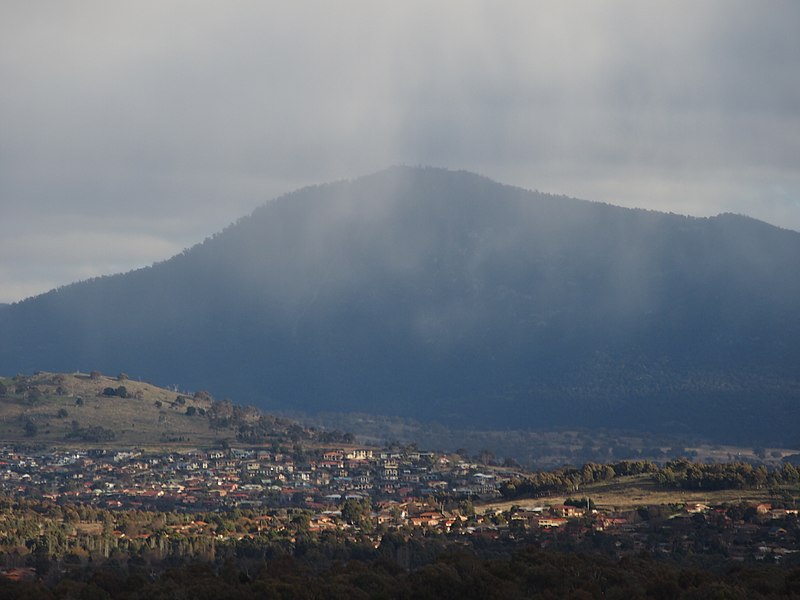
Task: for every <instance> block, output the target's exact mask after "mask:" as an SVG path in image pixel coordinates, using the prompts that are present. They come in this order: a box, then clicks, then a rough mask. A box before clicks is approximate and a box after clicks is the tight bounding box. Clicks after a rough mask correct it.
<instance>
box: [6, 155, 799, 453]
mask: <svg viewBox="0 0 800 600" xmlns="http://www.w3.org/2000/svg"><path fill="white" fill-rule="evenodd" d="M799 255H800V234H797V233H796V232H792V231H791V230H784V229H780V228H776V227H773V226H770V225H768V224H766V223H762V222H759V221H756V220H754V219H750V218H749V217H741V216H736V215H726V214H722V215H719V216H717V217H710V218H696V217H686V216H681V215H670V214H665V213H658V212H655V211H644V210H642V209H630V208H621V207H613V206H611V205H606V204H601V203H593V202H589V201H584V200H575V199H570V198H566V197H563V196H555V195H549V194H542V193H538V192H530V191H526V190H522V189H521V188H515V187H512V186H505V185H502V184H497V183H495V182H493V181H491V180H489V179H487V178H484V177H482V176H479V175H474V174H470V173H465V172H453V171H443V170H438V169H431V168H410V167H395V168H391V169H388V170H386V171H382V172H379V173H376V174H373V175H369V176H366V177H363V178H360V179H357V180H354V181H345V182H337V183H331V184H322V185H319V186H312V187H309V188H303V189H302V190H298V191H296V192H292V193H290V194H287V195H284V196H282V197H280V198H278V199H276V200H273V201H271V202H268V203H266V204H265V205H262V206H261V207H259V208H257V209H256V210H255V211H253V213H252V214H251V215H250V216H248V217H245V218H242V219H240V220H238V221H237V222H236V223H234V224H232V225H231V226H229V227H227V228H225V229H224V230H222V231H221V232H220V233H218V234H216V235H214V236H211V237H210V238H207V239H206V240H205V241H204V242H202V243H200V244H198V245H196V246H194V247H192V248H190V249H187V250H185V251H184V252H182V253H181V254H179V255H176V256H175V257H173V258H171V259H168V260H166V261H163V262H160V263H156V264H155V265H153V266H151V267H146V268H144V269H139V270H136V271H132V272H129V273H127V274H122V275H116V276H109V277H104V278H99V279H95V280H91V281H87V282H83V283H79V284H73V285H71V286H66V287H64V288H60V289H59V290H55V291H53V292H50V293H48V294H45V295H43V296H39V297H36V298H33V299H29V300H28V301H25V302H22V303H18V304H15V305H13V306H12V307H10V308H9V309H6V310H3V311H2V313H0V319H2V320H0V324H2V327H3V330H4V331H5V332H6V335H5V336H4V337H3V341H0V365H2V366H3V370H5V371H6V372H9V371H12V372H13V371H19V370H22V371H26V370H28V371H32V370H38V369H46V370H73V369H75V368H80V367H81V366H82V365H87V364H88V365H97V366H98V367H99V368H101V369H103V370H105V371H111V372H113V371H114V370H116V369H115V367H116V366H117V365H118V364H123V365H125V368H126V369H129V370H130V371H131V372H133V373H137V374H138V373H139V371H141V375H143V376H146V377H147V378H148V379H151V380H156V381H161V382H163V383H167V382H170V381H171V379H169V378H175V379H176V380H177V381H179V382H181V385H185V386H186V387H193V388H195V389H197V388H204V389H210V390H212V391H213V392H215V393H216V392H217V391H218V389H221V388H224V389H225V391H226V392H229V393H231V394H232V395H234V397H236V398H238V399H241V400H242V401H245V402H248V403H256V404H259V406H261V407H262V408H267V409H269V408H272V407H274V408H277V409H297V410H307V411H310V412H316V411H319V410H325V411H331V410H342V411H351V410H364V409H366V410H368V411H369V410H374V411H375V412H378V413H383V414H399V415H405V416H409V415H413V416H415V417H421V418H427V419H438V420H445V421H459V422H461V423H470V422H477V423H486V422H491V423H492V424H494V425H499V426H502V425H504V424H509V423H513V424H514V425H523V426H558V425H563V424H566V423H576V424H578V425H581V426H587V425H588V426H591V425H592V424H593V423H596V424H599V425H608V424H609V423H608V421H609V419H613V420H614V422H615V424H617V425H618V424H622V425H624V426H630V425H632V426H637V427H651V428H652V427H665V426H667V425H668V426H674V427H677V428H682V429H685V430H686V431H689V432H692V431H695V432H699V433H704V434H709V435H715V436H719V435H722V436H725V435H732V436H739V437H741V436H743V435H748V427H750V426H745V424H744V423H743V422H742V418H741V417H742V415H749V416H748V417H747V418H751V419H752V418H759V419H761V420H763V421H764V423H763V424H762V425H761V426H757V427H756V429H759V430H760V431H759V432H757V436H764V435H773V434H775V432H776V431H777V432H778V433H777V435H785V436H790V432H789V431H788V429H787V427H786V426H785V424H784V425H782V424H781V423H782V421H785V419H781V418H779V416H778V415H779V413H780V411H784V412H783V414H784V415H785V414H786V412H785V411H786V410H788V411H789V414H791V415H794V414H796V413H795V412H793V411H796V410H797V405H798V398H800V394H798V389H800V384H798V377H797V375H796V373H797V370H796V365H797V364H800V349H799V348H798V343H797V342H796V341H795V340H796V339H798V337H800V320H799V319H798V316H797V311H796V310H795V309H794V308H795V307H796V306H797V305H798V303H799V302H800V277H798V275H797V273H796V269H795V268H794V262H795V260H796V257H797V256H799ZM42 363H44V364H42ZM215 380H216V381H215ZM223 380H224V384H222V381H223ZM752 398H759V405H760V406H763V404H764V403H765V402H766V403H767V405H769V404H774V405H775V410H774V411H773V410H771V409H770V411H769V412H770V415H771V416H769V418H764V417H763V415H762V416H759V415H760V414H761V413H763V410H761V411H760V412H759V411H754V409H753V408H752V407H751V408H747V407H748V403H752V400H751V399H752ZM726 406H732V407H736V410H737V411H744V412H742V413H741V414H740V415H739V417H738V418H736V419H733V420H731V419H729V418H725V419H720V417H719V413H720V410H724V407H726ZM698 407H699V409H698ZM642 411H644V412H643V413H642ZM748 411H749V412H748ZM734 412H736V411H734ZM715 415H716V416H715ZM698 420H699V421H703V420H707V421H709V422H708V423H702V422H700V423H698ZM715 420H719V421H720V422H719V423H717V422H715ZM776 428H777V429H776ZM751 429H752V428H751ZM770 431H772V433H770ZM781 432H782V433H781Z"/></svg>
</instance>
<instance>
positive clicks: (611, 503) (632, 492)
mask: <svg viewBox="0 0 800 600" xmlns="http://www.w3.org/2000/svg"><path fill="white" fill-rule="evenodd" d="M788 491H789V493H790V494H793V495H794V497H796V498H797V500H798V501H800V489H794V490H788ZM570 497H571V498H584V497H589V498H591V499H592V501H593V502H594V503H595V506H597V508H599V509H606V510H632V509H635V508H638V507H641V506H653V505H663V504H686V503H689V502H702V503H704V504H708V505H717V504H722V503H724V502H766V501H769V500H770V493H769V490H766V489H761V490H754V489H750V490H715V491H697V492H695V491H689V490H677V489H665V488H663V487H659V486H657V485H656V484H655V482H654V481H652V479H651V477H650V476H649V475H634V476H630V477H618V478H615V479H613V480H611V481H609V482H598V483H594V484H591V485H587V486H581V488H580V489H579V490H578V491H576V492H573V493H571V494H554V495H552V496H544V497H540V498H531V499H524V498H520V499H516V500H513V501H503V502H492V503H488V504H484V505H481V506H480V507H477V506H476V510H478V511H479V512H480V511H481V510H496V509H500V510H508V509H509V508H511V506H521V507H525V508H534V507H539V506H551V505H557V504H563V502H564V500H566V499H567V498H570Z"/></svg>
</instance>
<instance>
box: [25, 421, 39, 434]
mask: <svg viewBox="0 0 800 600" xmlns="http://www.w3.org/2000/svg"><path fill="white" fill-rule="evenodd" d="M37 433H39V426H38V425H37V424H36V423H34V422H33V421H26V422H25V436H26V437H35V436H36V434H37Z"/></svg>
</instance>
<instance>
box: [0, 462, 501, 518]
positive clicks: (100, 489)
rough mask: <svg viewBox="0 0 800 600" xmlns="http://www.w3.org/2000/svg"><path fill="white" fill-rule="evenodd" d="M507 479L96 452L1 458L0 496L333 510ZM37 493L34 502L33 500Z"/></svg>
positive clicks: (464, 466)
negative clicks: (360, 501) (354, 501)
mask: <svg viewBox="0 0 800 600" xmlns="http://www.w3.org/2000/svg"><path fill="white" fill-rule="evenodd" d="M512 475H513V474H512V473H510V472H506V471H504V470H502V469H500V468H496V467H488V466H484V465H480V466H479V465H477V464H471V463H467V462H462V461H457V462H453V461H451V460H450V459H448V457H447V456H444V455H439V454H435V453H432V452H419V451H416V450H407V451H397V452H390V451H377V450H373V449H368V448H349V449H325V450H323V449H320V450H318V451H313V452H305V451H304V452H302V453H300V454H299V455H298V454H292V453H286V452H280V451H274V450H266V449H253V448H227V449H212V450H190V451H185V452H167V453H147V452H143V451H135V450H125V451H123V450H116V451H107V450H102V449H88V450H70V451H52V452H51V451H48V452H20V451H15V450H13V449H10V448H4V449H0V492H4V493H7V494H9V493H10V494H13V495H16V494H23V495H25V494H26V493H27V495H29V496H32V497H40V496H43V497H45V498H47V497H50V498H53V499H55V498H58V497H61V498H66V499H72V500H74V501H79V502H87V503H91V504H94V505H97V506H100V507H110V508H142V507H143V506H155V507H157V508H161V509H164V508H170V509H174V510H180V509H182V508H184V509H193V510H200V509H202V510H215V509H229V508H254V509H257V508H265V507H275V506H286V505H294V506H300V507H305V508H310V509H315V508H325V507H330V506H337V505H339V504H341V503H342V502H343V501H345V500H346V499H348V498H363V497H369V498H372V499H377V500H388V499H394V500H400V499H405V498H423V497H426V496H431V495H436V494H437V493H442V492H446V493H453V494H457V495H460V496H478V497H481V498H483V499H487V498H492V497H495V496H497V495H499V493H498V491H497V490H498V487H499V486H500V484H501V483H502V482H503V481H506V480H508V479H509V478H510V477H511V476H512ZM34 491H35V493H34Z"/></svg>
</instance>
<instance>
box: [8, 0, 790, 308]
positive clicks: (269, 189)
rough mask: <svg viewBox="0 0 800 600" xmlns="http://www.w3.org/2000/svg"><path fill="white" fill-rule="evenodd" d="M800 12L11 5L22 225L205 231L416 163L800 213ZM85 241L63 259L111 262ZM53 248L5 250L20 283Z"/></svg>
mask: <svg viewBox="0 0 800 600" xmlns="http://www.w3.org/2000/svg"><path fill="white" fill-rule="evenodd" d="M798 22H800V7H799V6H798V5H797V4H796V3H794V2H790V1H788V0H785V1H778V2H774V3H771V4H770V6H769V10H767V9H766V8H765V7H763V6H757V5H755V4H753V3H750V2H745V1H743V0H742V1H740V0H736V1H733V2H728V1H722V0H718V1H712V2H704V3H699V4H698V3H692V2H688V1H683V2H656V3H641V2H634V1H623V0H618V1H612V2H604V3H590V2H576V3H558V4H556V3H544V2H519V3H514V2H511V3H493V2H478V1H467V2H463V1H458V2H457V1H455V0H452V1H448V2H438V3H424V2H404V3H395V4H386V3H372V2H366V1H354V0H351V1H344V2H337V3H303V4H300V3H295V4H291V5H289V4H286V3H263V2H254V1H240V2H232V3H225V4H224V5H223V4H219V3H212V2H189V1H182V0H171V1H167V2H163V1H160V2H156V1H143V2H136V3H122V4H120V3H107V2H100V1H75V2H70V3H60V4H56V5H47V6H45V5H43V4H38V3H28V2H26V3H5V4H3V6H2V7H0V81H2V83H3V85H2V86H0V131H2V135H0V209H2V211H3V214H4V215H6V216H7V218H6V219H4V220H3V221H4V222H2V223H0V235H4V236H8V235H9V234H8V232H9V231H12V230H25V231H27V230H32V229H33V228H34V227H36V226H37V225H36V224H39V225H41V224H42V223H43V222H45V221H48V220H51V219H52V220H53V222H54V223H58V222H60V223H68V226H69V227H70V228H71V229H70V230H71V231H75V232H80V233H81V235H86V236H91V235H93V234H96V233H98V232H100V231H101V230H99V229H97V227H99V226H100V224H99V221H98V219H94V218H92V217H98V218H99V220H101V221H102V226H103V227H104V229H103V230H102V231H122V232H126V234H133V235H137V236H139V238H140V239H147V237H148V236H155V237H157V238H159V239H160V240H161V241H162V245H161V246H159V245H158V244H156V245H155V246H154V248H167V247H172V246H175V245H177V246H184V245H188V244H190V243H192V242H193V241H199V240H200V239H202V238H203V237H205V236H206V235H209V234H210V233H213V232H214V231H215V230H217V229H220V228H221V227H223V226H224V225H225V224H226V223H228V222H230V221H233V220H235V219H236V218H238V217H239V216H241V215H243V214H246V213H247V212H249V211H250V210H252V209H253V208H254V207H255V206H257V205H258V204H260V203H262V202H264V201H266V200H269V199H270V198H272V197H275V196H277V195H279V194H281V193H284V192H286V191H290V190H292V189H294V188H296V187H299V186H302V185H306V184H311V183H319V182H323V181H327V180H331V179H339V178H342V177H352V176H357V175H360V174H364V173H368V172H372V171H375V170H378V169H381V168H383V167H385V166H387V165H389V164H396V163H406V164H433V165H437V166H446V167H452V168H458V169H469V170H474V171H477V172H480V173H482V174H484V175H488V176H490V177H493V178H496V179H499V180H502V181H506V182H509V183H514V184H518V185H521V186H523V187H528V188H538V189H542V190H545V191H551V192H555V193H566V194H570V195H579V196H581V197H585V198H589V199H594V200H602V201H608V202H612V203H622V204H626V205H638V206H645V207H652V208H659V209H662V210H665V209H666V210H674V211H676V212H692V213H694V214H710V213H713V212H718V211H720V210H734V211H736V212H743V213H746V214H750V215H752V216H755V217H757V218H763V219H766V220H769V221H770V222H773V223H776V224H779V225H782V226H787V227H792V228H795V229H800V206H798V201H799V200H798V199H800V186H799V185H798V175H797V173H798V164H797V158H796V157H797V156H800V116H798V110H797V106H800V77H798V76H797V69H796V65H797V64H798V62H800V41H798V36H797V35H796V32H795V28H796V24H797V23H798ZM671 194H675V196H674V197H673V196H671ZM9 215H10V217H9ZM9 221H11V222H10V223H9ZM133 227H135V231H132V230H131V228H133ZM7 247H8V246H6V248H7ZM84 251H85V255H84V256H83V258H82V259H81V258H80V257H78V256H77V255H76V256H75V261H76V262H75V265H76V266H75V269H73V270H71V271H63V272H61V274H60V275H59V274H58V273H57V272H56V271H53V273H52V277H51V278H50V279H48V280H49V281H53V282H56V281H57V282H59V283H67V282H68V281H69V280H68V279H66V278H67V277H71V276H73V274H74V273H76V272H79V271H80V269H84V270H89V271H94V270H98V269H101V268H102V265H103V255H102V252H101V251H100V250H99V249H98V250H93V249H92V248H88V247H87V248H85V249H84ZM18 254H19V253H18ZM37 256H39V255H37ZM142 256H143V255H142V254H137V253H136V252H135V251H133V250H132V253H131V255H130V261H129V262H128V263H125V261H124V260H121V261H120V262H119V264H120V265H121V266H120V268H123V269H124V268H127V267H126V264H127V265H128V266H135V265H139V261H140V260H141V258H142ZM163 258H166V256H164V257H163ZM39 260H41V256H39V258H36V257H34V256H30V258H29V259H25V258H24V257H22V258H19V257H18V258H17V259H15V262H14V264H8V261H7V259H5V257H2V258H0V261H2V264H3V267H4V273H3V278H4V282H5V283H4V285H3V286H2V290H1V291H0V301H3V300H15V299H19V295H18V293H17V292H12V291H9V290H12V289H20V288H19V287H16V288H15V287H14V286H15V285H16V284H15V283H13V282H15V281H17V280H21V279H20V278H23V273H24V272H25V270H26V269H38V268H40V267H37V266H36V265H37V264H39V265H41V263H37V262H36V261H39ZM79 264H82V265H83V266H80V267H79ZM26 289H27V288H26ZM38 291H44V289H40V290H38Z"/></svg>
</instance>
